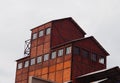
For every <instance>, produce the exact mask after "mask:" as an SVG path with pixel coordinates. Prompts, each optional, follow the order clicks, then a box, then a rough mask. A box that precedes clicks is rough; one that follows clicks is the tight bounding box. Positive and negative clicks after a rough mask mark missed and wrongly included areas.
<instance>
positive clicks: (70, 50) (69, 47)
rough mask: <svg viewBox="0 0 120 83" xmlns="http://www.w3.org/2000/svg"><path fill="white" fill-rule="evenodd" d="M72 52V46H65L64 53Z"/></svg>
mask: <svg viewBox="0 0 120 83" xmlns="http://www.w3.org/2000/svg"><path fill="white" fill-rule="evenodd" d="M71 53H72V47H71V46H68V47H66V48H65V54H66V55H68V54H71Z"/></svg>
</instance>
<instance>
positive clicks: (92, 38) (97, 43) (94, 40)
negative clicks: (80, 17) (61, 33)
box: [81, 36, 109, 55]
mask: <svg viewBox="0 0 120 83" xmlns="http://www.w3.org/2000/svg"><path fill="white" fill-rule="evenodd" d="M87 39H91V40H93V42H95V44H96V45H97V46H98V47H100V49H101V50H103V51H104V52H105V53H106V55H109V53H108V52H107V51H106V50H105V49H104V48H103V47H102V45H101V44H100V43H99V42H98V41H97V40H96V39H95V38H94V37H93V36H90V37H87V38H83V39H81V41H82V40H87Z"/></svg>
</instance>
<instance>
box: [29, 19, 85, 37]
mask: <svg viewBox="0 0 120 83" xmlns="http://www.w3.org/2000/svg"><path fill="white" fill-rule="evenodd" d="M62 20H70V21H71V22H72V23H73V24H74V25H75V26H77V27H78V29H79V30H80V31H81V32H82V33H83V34H84V35H85V34H86V33H85V31H84V30H83V29H82V28H81V27H80V26H79V25H78V24H77V23H76V22H75V21H74V20H73V18H72V17H67V18H62V19H56V20H51V21H49V22H46V23H44V24H42V25H40V26H43V25H45V24H47V23H51V22H55V21H62ZM40 26H37V27H35V28H33V29H36V28H38V27H40ZM33 29H31V31H32V30H33Z"/></svg>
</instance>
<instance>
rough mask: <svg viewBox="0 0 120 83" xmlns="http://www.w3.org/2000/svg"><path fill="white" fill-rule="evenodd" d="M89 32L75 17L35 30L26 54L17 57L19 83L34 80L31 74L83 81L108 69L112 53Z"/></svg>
mask: <svg viewBox="0 0 120 83" xmlns="http://www.w3.org/2000/svg"><path fill="white" fill-rule="evenodd" d="M85 35H86V32H85V31H84V30H83V29H82V28H81V27H80V26H79V25H78V24H77V23H76V22H75V21H74V20H73V19H72V18H71V17H68V18H63V19H58V20H52V21H50V22H47V23H45V24H42V25H40V26H38V27H35V28H33V29H31V38H30V39H29V40H27V41H26V42H25V43H26V45H25V51H24V54H25V57H23V58H21V59H18V60H16V61H17V67H16V78H15V83H31V82H30V81H29V80H30V78H31V77H33V78H36V79H44V80H49V82H48V83H52V82H53V83H64V82H66V83H69V82H72V83H83V82H80V80H78V81H77V80H76V79H78V77H80V76H83V75H85V74H87V73H91V72H95V71H98V70H102V69H105V68H106V64H107V63H106V62H107V56H108V55H109V53H108V52H107V51H106V50H105V49H104V48H103V46H102V45H101V44H100V43H99V42H98V41H97V40H96V39H95V38H94V37H93V36H90V37H85ZM36 83H39V82H36ZM40 83H46V82H40ZM84 83H86V82H84Z"/></svg>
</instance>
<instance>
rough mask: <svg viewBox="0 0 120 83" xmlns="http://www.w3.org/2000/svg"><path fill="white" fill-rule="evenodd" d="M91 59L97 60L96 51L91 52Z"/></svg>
mask: <svg viewBox="0 0 120 83" xmlns="http://www.w3.org/2000/svg"><path fill="white" fill-rule="evenodd" d="M91 60H92V61H97V55H96V54H94V53H92V54H91Z"/></svg>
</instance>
